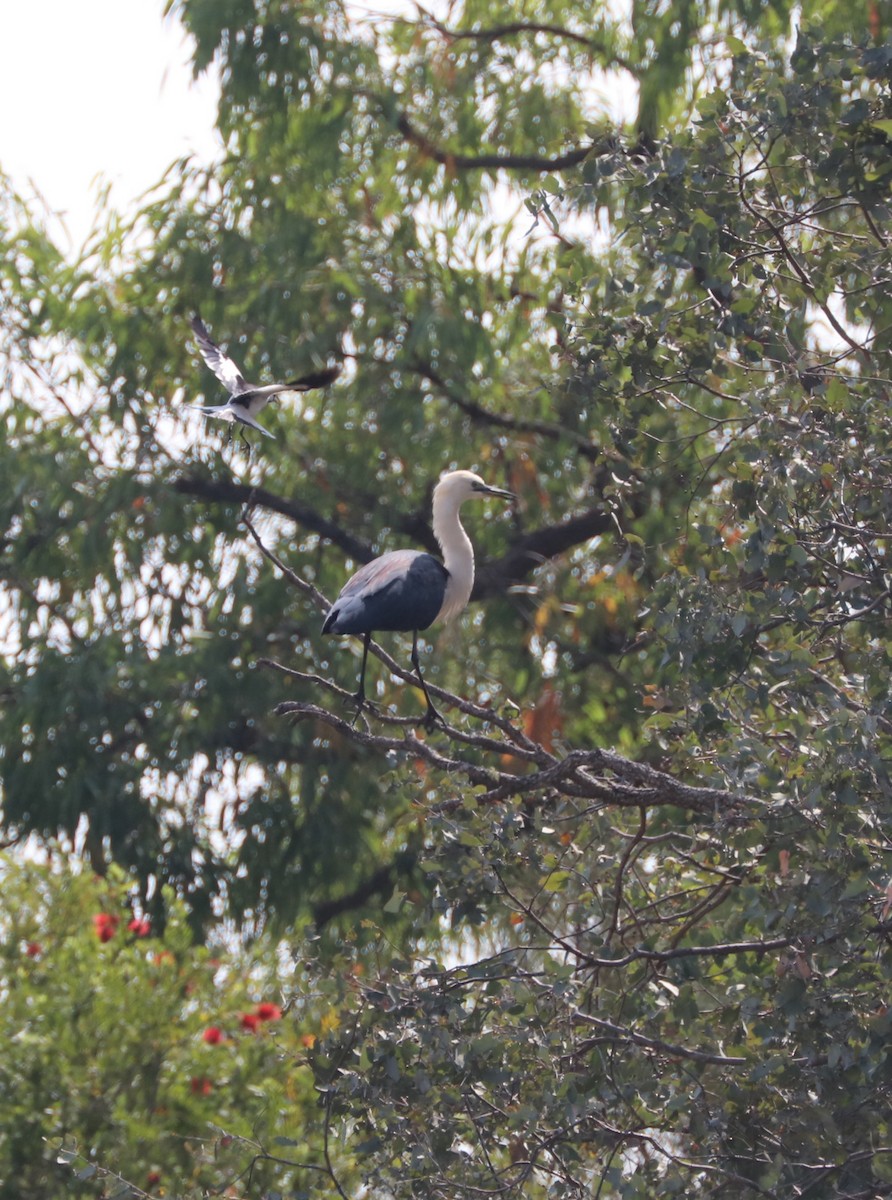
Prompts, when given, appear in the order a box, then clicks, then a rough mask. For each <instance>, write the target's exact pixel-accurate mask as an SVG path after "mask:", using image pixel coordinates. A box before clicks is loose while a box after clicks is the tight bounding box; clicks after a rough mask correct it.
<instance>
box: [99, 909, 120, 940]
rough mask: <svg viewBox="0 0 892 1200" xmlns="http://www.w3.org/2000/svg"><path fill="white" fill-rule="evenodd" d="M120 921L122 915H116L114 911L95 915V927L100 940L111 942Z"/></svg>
mask: <svg viewBox="0 0 892 1200" xmlns="http://www.w3.org/2000/svg"><path fill="white" fill-rule="evenodd" d="M119 923H120V917H116V916H115V915H114V913H107V912H100V913H95V914H94V916H93V928H94V929H95V931H96V936H97V937H98V938H99V940H100V942H110V941H111V940H112V938H113V937H114V936H115V930H116V929H117V928H118V924H119Z"/></svg>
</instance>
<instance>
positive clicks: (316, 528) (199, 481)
mask: <svg viewBox="0 0 892 1200" xmlns="http://www.w3.org/2000/svg"><path fill="white" fill-rule="evenodd" d="M173 489H174V491H175V492H179V493H180V494H181V495H184V496H196V497H198V499H200V500H214V501H217V502H218V503H222V504H244V505H249V506H254V505H259V506H262V507H263V508H268V509H269V510H270V512H277V513H279V514H280V515H281V516H283V517H290V519H291V520H292V521H294V522H296V523H297V524H298V525H302V526H303V527H304V529H309V530H310V532H311V533H318V534H319V536H320V537H324V538H326V539H327V540H328V541H330V542H333V543H334V545H336V546H339V547H340V548H341V549H342V550H343V551H344V553H345V554H347V555H349V557H350V558H352V559H355V560H356V561H357V562H362V563H365V562H368V561H369V559H370V558H372V557H373V555H374V551H373V550H372V547H371V546H370V545H369V544H368V542H364V541H362V540H361V539H360V538H357V537H354V536H353V534H352V533H347V531H346V530H344V529H342V528H341V527H340V525H336V524H335V522H334V521H330V520H328V518H327V517H323V516H322V514H321V513H318V512H317V511H316V510H315V509H314V508H310V506H309V505H308V504H299V503H298V502H297V501H295V500H285V499H284V498H283V497H282V496H277V495H276V494H275V492H270V491H267V489H266V488H262V487H254V486H252V485H251V484H249V483H238V482H237V481H236V480H234V479H209V478H206V477H202V476H200V475H181V476H179V478H177V479H175V480H174V481H173Z"/></svg>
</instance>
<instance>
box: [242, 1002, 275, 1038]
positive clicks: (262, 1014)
mask: <svg viewBox="0 0 892 1200" xmlns="http://www.w3.org/2000/svg"><path fill="white" fill-rule="evenodd" d="M281 1019H282V1010H281V1008H279V1006H278V1004H273V1003H271V1002H270V1001H269V1000H262V1001H261V1002H260V1004H255V1005H254V1011H253V1012H246V1013H241V1014H240V1015H239V1021H240V1023H241V1027H242V1029H247V1030H249V1031H250V1032H251V1033H254V1032H256V1030H257V1029H258V1028H259V1027H260V1025H261V1023H262V1022H263V1021H280V1020H281Z"/></svg>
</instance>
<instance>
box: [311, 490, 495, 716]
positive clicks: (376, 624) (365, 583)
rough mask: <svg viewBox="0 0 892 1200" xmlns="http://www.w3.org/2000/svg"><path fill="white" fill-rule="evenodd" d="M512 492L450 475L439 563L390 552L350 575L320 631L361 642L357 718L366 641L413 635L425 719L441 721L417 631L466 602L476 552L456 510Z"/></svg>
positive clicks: (442, 500)
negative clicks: (386, 634)
mask: <svg viewBox="0 0 892 1200" xmlns="http://www.w3.org/2000/svg"><path fill="white" fill-rule="evenodd" d="M478 495H483V496H502V497H504V498H505V499H513V496H512V494H511V492H506V491H504V489H502V488H494V487H490V486H489V484H486V483H484V482H483V480H482V479H481V478H480V476H479V475H474V474H473V473H472V472H471V471H450V472H449V473H448V474H446V475H444V476H443V478H442V479H441V480H440V482H439V483H438V484H437V486H436V487H435V488H434V504H433V508H434V522H433V524H434V537H435V538H436V539H437V542H438V543H439V545H440V548H441V550H442V551H443V559H444V561H443V562H440V560H439V559H438V558H434V556H433V555H432V554H425V553H424V552H423V551H420V550H391V551H390V552H389V553H388V554H382V555H381V557H380V558H375V559H373V560H372V561H371V562H370V563H366V565H365V566H364V567H360V569H359V570H358V571H357V572H356V574H355V575H352V576H351V577H350V578H349V579H348V580H347V582H346V583H345V584H344V586H343V588H341V592H340V595H339V596H338V598H337V600H335V602H334V604H333V605H332V606H331V608H330V609H329V611H328V615H327V616H326V618H325V621H324V622H323V625H322V632H323V633H343V634H349V633H356V634H361V635H362V639H363V651H362V666H361V668H360V672H359V690H358V691H357V692H356V702H357V710H356V713H357V716H358V715H359V713H360V712H361V711H362V706H363V704H364V703H365V667H366V660H367V658H368V653H369V641H370V639H371V636H372V634H373V633H375V632H376V631H378V630H382V631H385V630H392V631H394V632H400V631H402V632H406V633H411V634H412V666H413V667H414V668H415V670H416V672H417V674H418V682H419V683H420V684H421V688H422V691H423V692H424V698H425V700H426V701H427V718H426V719H427V721H428V722H430V721H432V720H435V719H437V718H439V715H440V714H439V713H438V712H437V710H436V709H435V708H434V706H433V704H432V702H431V698H430V696H429V695H428V691H427V686H426V684H425V682H424V676H423V675H422V674H421V665H420V663H419V661H418V631H419V630H421V629H427V628H428V626H430V625H432V624H433V623H434V621H436V620H441V621H448V620H449V619H450V618H451V617H454V616H455V615H456V614H457V613H459V612H461V610H462V609H463V608H464V607H465V605H466V604H467V603H468V600H469V599H470V597H471V589H472V587H473V586H474V549H473V547H472V545H471V542H470V539H469V538H468V535H467V534H466V533H465V531H464V529H463V527H462V524H461V521H460V520H459V509H460V508H461V506H462V504H463V503H464V502H465V500H469V499H470V498H471V497H472V496H478Z"/></svg>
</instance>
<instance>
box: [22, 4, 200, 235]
mask: <svg viewBox="0 0 892 1200" xmlns="http://www.w3.org/2000/svg"><path fill="white" fill-rule="evenodd" d="M218 94H219V85H218V82H217V78H216V75H214V74H211V75H209V76H203V77H202V78H201V79H199V80H198V81H197V82H194V81H193V80H192V72H191V67H190V66H189V43H188V39H187V37H186V35H185V33H184V32H183V29H182V26H181V25H180V24H179V23H178V22H177V21H175V20H170V19H169V20H164V18H163V15H162V0H81V2H73V0H28V3H26V4H25V3H20V4H6V5H4V11H3V37H2V38H0V112H2V113H3V129H2V134H0V168H2V170H4V171H5V172H6V173H7V175H9V176H11V178H12V181H13V185H14V186H15V188H16V189H17V190H18V191H19V192H20V193H21V194H22V195H24V196H26V197H28V198H30V197H32V196H34V194H35V192H36V193H39V194H40V195H42V197H43V199H44V200H45V201H46V203H47V204H48V206H49V207H50V208H51V209H52V210H54V211H55V212H58V213H60V214H61V215H62V216H63V217H64V219H65V227H66V229H67V234H68V236H67V237H66V236H65V234H64V233H62V234H61V236H60V240H61V246H62V248H63V249H77V248H78V247H79V246H80V245H81V243H82V242H83V240H84V238H85V237H86V235H87V234H88V232H89V231H90V229H91V227H92V224H93V217H94V214H95V210H96V198H97V188H98V186H99V184H100V182H101V181H103V180H104V181H106V182H108V183H111V184H112V196H111V198H112V203H113V205H114V207H115V208H117V209H118V210H120V211H127V210H129V209H130V208H131V207H132V206H133V204H134V201H135V200H136V199H137V198H138V197H139V196H140V195H141V194H142V193H143V192H145V191H146V190H147V189H148V188H150V187H151V186H152V185H153V184H154V183H157V182H158V180H159V179H160V178H161V176H162V175H163V173H164V171H165V170H166V168H167V167H168V166H169V165H170V163H171V162H172V161H173V160H174V159H175V158H178V157H181V156H182V155H184V154H189V153H192V152H194V153H195V154H197V155H198V157H199V158H200V159H201V160H202V161H209V160H210V159H212V158H213V157H214V156H215V154H216V153H217V151H218V149H219V141H218V139H217V137H216V135H215V132H214V118H215V116H216V105H217V97H218ZM54 232H58V231H54Z"/></svg>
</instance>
